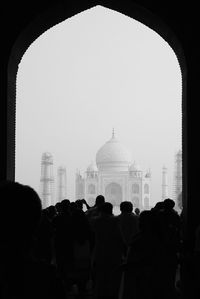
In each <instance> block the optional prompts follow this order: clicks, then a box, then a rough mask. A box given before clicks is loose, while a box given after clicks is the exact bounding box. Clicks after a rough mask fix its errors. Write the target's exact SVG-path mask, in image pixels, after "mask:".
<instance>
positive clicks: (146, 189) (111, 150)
mask: <svg viewBox="0 0 200 299" xmlns="http://www.w3.org/2000/svg"><path fill="white" fill-rule="evenodd" d="M150 183H151V173H150V170H148V171H146V172H144V171H142V170H141V169H140V167H139V166H138V165H137V163H136V162H135V161H133V160H132V155H131V152H130V151H129V150H128V149H127V148H126V147H125V146H124V145H123V144H122V143H121V142H120V141H119V140H118V139H117V138H116V136H115V132H114V130H113V132H112V137H111V139H110V140H108V141H107V142H106V143H105V144H104V145H103V146H102V147H100V149H99V150H98V151H97V153H96V163H94V162H93V163H91V164H90V165H89V166H88V168H87V170H86V172H85V173H84V175H81V174H80V171H77V173H76V181H75V196H76V199H81V198H85V200H86V201H87V202H88V204H89V205H90V206H92V205H94V203H95V198H96V196H97V195H99V194H102V195H104V196H105V199H106V201H108V202H111V203H112V204H113V206H114V207H119V205H120V203H121V202H122V201H126V200H128V201H131V202H132V203H133V206H134V208H136V207H138V208H139V209H141V210H143V209H148V208H149V206H150V185H151V184H150Z"/></svg>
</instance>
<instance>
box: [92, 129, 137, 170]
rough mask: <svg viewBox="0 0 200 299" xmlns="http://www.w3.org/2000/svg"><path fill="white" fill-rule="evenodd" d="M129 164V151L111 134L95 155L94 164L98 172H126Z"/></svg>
mask: <svg viewBox="0 0 200 299" xmlns="http://www.w3.org/2000/svg"><path fill="white" fill-rule="evenodd" d="M130 162H131V153H130V152H129V150H128V149H127V148H126V147H125V146H124V145H123V144H122V143H121V142H120V141H119V140H118V139H116V138H115V136H114V132H113V134H112V138H111V139H110V140H109V141H107V142H106V143H105V144H104V145H103V146H102V147H101V148H100V149H99V150H98V152H97V154H96V164H97V167H98V169H99V170H108V171H128V167H129V165H130Z"/></svg>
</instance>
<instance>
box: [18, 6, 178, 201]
mask: <svg viewBox="0 0 200 299" xmlns="http://www.w3.org/2000/svg"><path fill="white" fill-rule="evenodd" d="M181 93H182V90H181V71H180V67H179V64H178V61H177V58H176V56H175V53H174V52H173V51H172V49H171V48H170V46H169V45H168V44H167V43H166V42H165V41H164V40H163V39H162V38H161V37H160V36H159V35H158V34H157V33H156V32H154V31H153V30H151V29H149V28H148V27H146V26H145V25H143V24H141V23H139V22H138V21H135V20H133V19H131V18H129V17H127V16H125V15H123V14H120V13H118V12H115V11H112V10H109V9H106V8H103V7H101V6H97V7H94V8H92V9H89V10H86V11H84V12H82V13H80V14H78V15H76V16H74V17H72V18H70V19H67V20H66V21H64V22H62V23H60V24H58V25H57V26H54V27H53V28H51V29H49V30H48V31H46V32H45V33H44V34H43V35H41V36H40V37H39V38H38V39H37V40H36V41H35V42H34V43H33V44H32V45H31V46H30V47H29V48H28V50H27V52H26V53H25V55H24V56H23V58H22V61H21V63H20V65H19V71H18V75H17V122H16V180H17V181H20V182H22V183H25V184H29V185H31V186H32V187H33V188H35V189H36V191H38V192H39V186H40V172H41V156H42V153H43V152H45V151H48V152H50V153H52V155H53V159H54V176H55V179H56V173H57V167H58V166H60V165H64V166H66V168H67V180H68V181H67V184H68V186H67V189H68V192H67V193H68V194H67V196H68V198H70V199H71V200H73V199H74V188H75V184H74V182H75V172H76V169H77V168H78V169H80V170H81V171H82V172H84V171H85V170H86V168H87V166H88V165H89V164H90V163H91V161H92V160H94V161H95V155H96V152H97V151H98V149H99V148H100V147H101V146H102V145H103V144H104V143H105V142H106V141H107V140H108V139H110V138H111V134H112V128H113V127H114V128H115V132H116V137H117V138H118V139H119V140H120V141H121V142H123V143H124V144H125V145H126V146H127V147H128V148H129V149H130V151H131V152H132V155H133V160H135V161H137V163H138V164H139V165H140V166H141V168H142V169H143V170H144V171H145V170H146V169H147V168H149V167H150V168H151V172H152V185H151V186H152V187H151V202H152V203H154V202H156V201H159V200H160V199H161V183H162V166H163V164H165V166H166V167H167V168H168V177H169V191H170V194H169V195H170V196H171V190H172V179H173V169H174V154H175V152H176V151H177V150H179V149H180V148H181ZM55 187H56V186H55Z"/></svg>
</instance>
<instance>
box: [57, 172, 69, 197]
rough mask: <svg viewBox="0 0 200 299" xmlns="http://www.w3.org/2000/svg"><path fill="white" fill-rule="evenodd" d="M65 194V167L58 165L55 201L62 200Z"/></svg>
mask: <svg viewBox="0 0 200 299" xmlns="http://www.w3.org/2000/svg"><path fill="white" fill-rule="evenodd" d="M66 196H67V174H66V168H65V167H63V166H60V167H58V170H57V202H60V201H62V200H63V199H65V198H66Z"/></svg>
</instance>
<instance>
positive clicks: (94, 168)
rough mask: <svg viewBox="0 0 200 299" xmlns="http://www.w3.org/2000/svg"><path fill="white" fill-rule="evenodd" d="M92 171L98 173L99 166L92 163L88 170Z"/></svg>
mask: <svg viewBox="0 0 200 299" xmlns="http://www.w3.org/2000/svg"><path fill="white" fill-rule="evenodd" d="M92 171H98V169H97V166H96V164H95V163H94V162H92V163H91V164H90V165H89V166H88V168H87V172H92Z"/></svg>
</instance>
